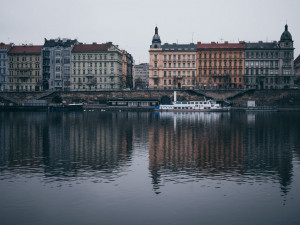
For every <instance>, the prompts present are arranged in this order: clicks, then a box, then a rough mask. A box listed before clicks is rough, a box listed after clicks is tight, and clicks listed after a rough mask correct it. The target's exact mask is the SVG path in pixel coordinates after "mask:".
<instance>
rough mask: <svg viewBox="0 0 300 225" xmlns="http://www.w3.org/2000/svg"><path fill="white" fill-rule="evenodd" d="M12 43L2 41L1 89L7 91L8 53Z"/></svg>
mask: <svg viewBox="0 0 300 225" xmlns="http://www.w3.org/2000/svg"><path fill="white" fill-rule="evenodd" d="M11 47H12V44H9V45H6V44H4V43H0V91H7V90H8V88H7V79H8V78H7V77H8V76H7V75H8V56H7V53H8V51H9V50H10V48H11Z"/></svg>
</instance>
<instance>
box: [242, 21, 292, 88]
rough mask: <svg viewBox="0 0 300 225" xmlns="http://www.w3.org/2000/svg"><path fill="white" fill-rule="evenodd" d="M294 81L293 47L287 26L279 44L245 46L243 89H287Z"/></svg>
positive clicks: (275, 42)
mask: <svg viewBox="0 0 300 225" xmlns="http://www.w3.org/2000/svg"><path fill="white" fill-rule="evenodd" d="M294 79H295V73H294V47H293V40H292V35H291V34H290V32H289V31H288V26H287V25H285V31H284V32H283V33H282V35H281V38H280V41H279V42H277V41H274V42H262V41H260V42H256V43H253V42H252V43H246V44H245V77H244V81H245V88H247V89H249V88H251V89H252V88H253V89H282V88H289V87H291V85H292V84H293V83H294Z"/></svg>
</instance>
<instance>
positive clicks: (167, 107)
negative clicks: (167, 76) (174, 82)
mask: <svg viewBox="0 0 300 225" xmlns="http://www.w3.org/2000/svg"><path fill="white" fill-rule="evenodd" d="M229 110H230V107H222V106H221V105H220V104H218V103H217V102H216V101H215V100H212V99H209V100H206V99H205V100H204V101H200V100H199V101H198V100H197V101H176V91H175V92H174V102H173V103H171V104H161V105H159V106H156V107H155V108H154V111H160V112H228V111H229Z"/></svg>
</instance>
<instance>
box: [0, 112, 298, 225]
mask: <svg viewBox="0 0 300 225" xmlns="http://www.w3.org/2000/svg"><path fill="white" fill-rule="evenodd" d="M299 190H300V115H299V113H298V112H275V113H248V114H247V113H238V112H234V113H202V112H198V113H149V112H70V113H63V112H61V113H46V112H40V113H39V112H0V208H1V210H0V224H1V225H10V224H33V225H35V224H39V225H40V224H43V225H47V224H72V225H77V224H105V225H107V224H122V225H124V224H130V225H133V224H143V225H145V224H146V225H147V224H149V225H150V224H155V225H160V224H174V225H176V224H178V225H179V224H189V225H193V224H218V225H219V224H230V225H233V224H239V225H240V224H243V225H245V224H249V225H250V224H256V225H258V224H272V225H274V224H280V225H282V224H295V225H296V224H300V217H299V215H298V212H299V208H300V192H299Z"/></svg>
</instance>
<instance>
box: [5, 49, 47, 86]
mask: <svg viewBox="0 0 300 225" xmlns="http://www.w3.org/2000/svg"><path fill="white" fill-rule="evenodd" d="M41 50H42V46H37V45H23V46H13V47H12V48H11V49H10V51H9V52H8V64H9V67H8V81H7V86H8V91H41V90H42V88H41V87H42V63H41V61H42V60H41Z"/></svg>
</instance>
